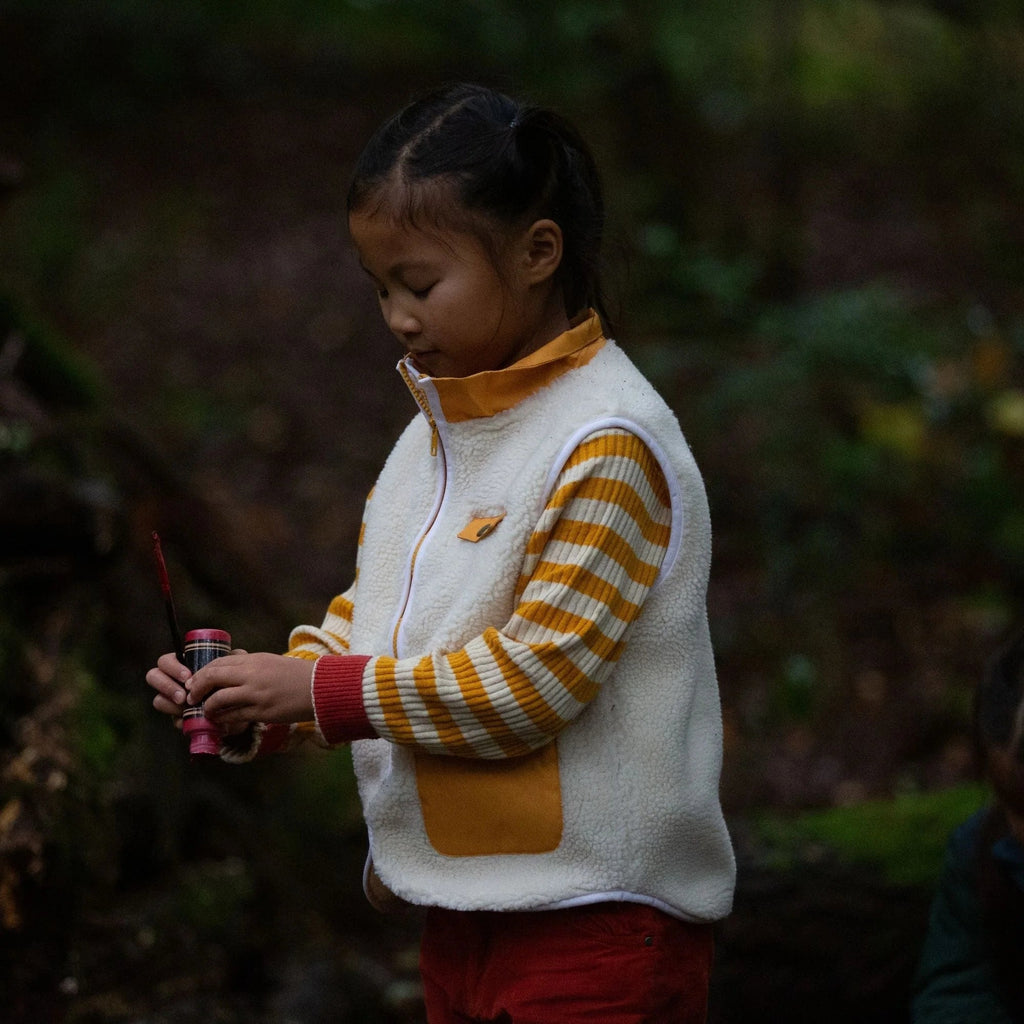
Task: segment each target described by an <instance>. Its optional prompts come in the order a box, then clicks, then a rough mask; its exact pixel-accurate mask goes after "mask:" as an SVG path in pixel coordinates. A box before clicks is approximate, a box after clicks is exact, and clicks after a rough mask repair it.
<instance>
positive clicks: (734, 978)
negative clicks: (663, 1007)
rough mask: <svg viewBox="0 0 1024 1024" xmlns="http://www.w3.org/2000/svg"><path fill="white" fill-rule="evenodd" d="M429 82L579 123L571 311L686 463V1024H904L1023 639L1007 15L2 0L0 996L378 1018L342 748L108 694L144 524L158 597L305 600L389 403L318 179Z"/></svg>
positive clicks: (9, 1008)
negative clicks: (191, 720) (732, 906)
mask: <svg viewBox="0 0 1024 1024" xmlns="http://www.w3.org/2000/svg"><path fill="white" fill-rule="evenodd" d="M462 78H471V79H477V80H482V81H485V82H487V83H489V84H494V85H497V86H499V87H502V88H506V89H507V90H509V91H512V92H515V93H517V94H522V95H526V96H528V97H530V98H532V99H534V100H536V101H538V102H541V103H543V104H546V105H552V106H555V107H556V108H558V109H559V110H561V111H562V112H563V113H565V114H567V115H569V116H570V117H571V118H573V119H574V120H576V121H577V122H578V124H579V125H580V126H581V128H582V129H583V130H584V134H586V135H587V136H588V138H590V139H591V140H592V143H593V145H594V148H595V150H596V152H597V155H598V158H599V160H600V163H601V164H602V166H603V169H604V172H605V178H606V184H607V191H608V198H609V204H610V207H611V218H612V230H611V233H610V234H611V245H610V252H609V255H610V259H611V262H612V265H613V275H614V279H615V280H616V281H617V282H618V292H617V300H618V301H617V307H618V311H619V324H618V329H617V332H616V333H617V337H618V338H619V339H620V340H621V342H622V344H623V345H624V346H625V347H626V349H627V351H629V352H630V353H631V355H632V356H633V357H634V359H635V360H636V361H637V362H638V363H639V364H640V365H641V367H642V368H643V369H644V370H645V371H646V372H647V373H648V374H649V376H650V377H651V378H652V379H653V380H654V382H655V383H656V384H657V386H658V387H659V389H660V390H661V392H662V393H663V394H664V395H665V397H666V398H667V399H668V400H669V402H670V403H671V404H672V405H673V407H674V408H675V410H676V411H677V413H678V416H679V419H680V422H681V423H682V426H683V429H684V431H685V433H686V434H687V436H688V438H689V440H690V443H691V445H692V447H693V449H694V452H695V454H696V456H697V460H698V462H699V464H700V465H701V467H702V469H703V472H704V474H705V478H706V481H707V486H708V491H709V497H710V501H711V507H712V516H713V520H714V524H715V527H716V547H715V560H714V566H713V574H712V583H711V590H710V598H709V601H710V616H711V623H712V629H713V633H714V637H715V643H716V651H717V656H718V664H719V673H720V682H721V689H722V699H723V710H724V716H725V723H726V752H725V753H726V767H725V775H724V779H723V796H724V800H725V803H726V808H727V811H728V815H729V819H730V825H731V827H732V829H733V832H734V835H735V839H736V845H737V850H738V855H739V858H740V882H739V889H738V892H737V900H736V912H735V913H734V915H733V917H732V918H730V920H729V921H728V922H726V923H725V924H724V925H723V926H722V929H721V934H720V941H719V959H718V970H717V973H716V980H715V1007H714V1019H715V1020H716V1021H720V1022H724V1021H745V1022H756V1021H761V1020H771V1021H777V1020H789V1021H791V1022H799V1021H811V1020H814V1021H818V1020H820V1019H821V1017H822V1014H823V1013H827V1014H828V1016H829V1019H831V1020H834V1021H844V1020H850V1021H853V1020H858V1021H860V1020H864V1019H870V1020H874V1021H900V1020H905V1019H906V996H907V986H908V984H909V979H910V974H911V972H912V969H913V962H914V958H915V956H916V951H917V944H918V943H919V941H920V936H921V930H922V928H923V925H924V920H925V916H926V913H927V905H928V899H929V896H930V892H931V887H932V885H933V884H934V881H935V877H936V874H937V870H938V866H939V861H940V858H941V850H942V845H943V842H944V839H945V836H946V833H947V832H948V830H949V828H950V827H952V825H953V824H954V823H955V822H956V821H957V820H958V819H959V818H960V817H961V816H963V815H965V814H966V813H968V812H969V811H970V810H971V809H972V808H974V807H976V806H978V804H979V802H980V801H981V800H983V799H984V793H983V790H982V789H981V787H980V786H979V785H978V783H977V780H976V779H975V775H974V769H973V765H972V759H971V748H970V734H969V718H970V703H971V695H972V691H973V687H974V685H975V681H976V680H977V678H978V675H979V673H980V671H981V668H982V666H983V664H984V662H985V660H986V659H987V657H988V656H989V655H990V653H991V652H992V651H993V649H994V648H995V647H996V646H997V645H998V644H999V643H1000V642H1001V641H1002V640H1003V639H1005V638H1006V637H1007V636H1008V635H1009V633H1010V632H1011V631H1012V630H1013V629H1014V627H1015V626H1016V625H1017V624H1019V623H1020V622H1022V621H1024V617H1022V614H1021V611H1022V608H1021V606H1022V602H1024V572H1022V570H1024V453H1022V441H1024V204H1022V189H1024V12H1022V10H1021V7H1020V4H1019V3H1017V2H1015V0H971V2H967V0H930V2H928V0H735V2H732V3H728V4H723V3H715V2H712V0H688V2H686V3H680V2H677V0H636V2H633V3H626V2H617V0H556V2H554V3H549V4H534V3H530V2H527V0H494V2H471V0H449V2H446V3H436V2H434V0H289V2H285V0H252V2H250V3H247V4H237V3H230V2H228V0H174V2H173V3H172V2H169V0H148V2H146V3H136V2H134V0H75V2H66V3H60V2H56V3H55V2H48V3H43V2H40V0H3V3H2V4H0V688H2V689H0V1005H2V1006H3V1007H4V1009H3V1011H2V1013H3V1015H4V1019H5V1020H8V1021H11V1022H21V1021H26V1022H28V1021H31V1022H33V1024H35V1022H47V1021H65V1020H66V1021H73V1022H77V1024H107V1022H115V1021H117V1022H137V1024H142V1022H152V1024H156V1022H182V1024H189V1022H192V1021H198V1020H200V1019H202V1020H205V1021H209V1022H217V1024H231V1022H234V1021H242V1020H245V1021H247V1022H265V1024H315V1022H321V1021H324V1022H326V1021H332V1022H337V1021H366V1022H375V1021H390V1022H398V1021H419V1020H421V1016H420V1008H419V1003H418V994H417V989H416V969H415V955H416V930H417V927H418V922H417V920H416V919H415V918H414V917H413V918H388V917H381V916H379V915H376V914H375V913H374V912H372V911H370V910H369V909H368V907H367V906H366V904H365V902H364V900H363V897H362V894H361V888H360V872H361V867H362V860H363V847H364V835H363V830H362V825H361V820H360V816H359V811H358V807H357V806H356V802H355V798H354V793H353V787H352V783H351V777H350V770H349V764H348V761H347V757H346V754H345V752H343V751H339V752H337V753H332V754H329V755H325V754H323V753H319V752H315V753H311V754H309V755H308V756H306V755H296V756H294V757H289V758H282V759H280V760H278V761H276V762H275V763H273V764H261V765H256V766H250V767H247V768H244V769H237V768H236V769H229V768H227V767H226V766H222V765H220V764H213V765H209V764H190V763H188V760H187V758H186V756H185V754H184V750H183V747H182V742H181V737H180V736H179V735H178V734H177V733H175V732H174V731H173V730H172V729H170V728H169V726H168V725H167V723H166V721H165V720H163V719H162V718H161V717H160V716H158V715H156V713H155V712H153V711H152V709H151V707H150V695H149V692H148V689H147V688H146V687H145V685H144V683H143V676H144V674H145V671H146V669H147V668H148V667H149V666H150V665H151V664H152V663H153V661H154V659H155V658H156V657H157V656H158V655H159V654H160V653H161V652H162V651H164V650H165V649H166V648H167V647H168V641H167V630H166V624H165V621H164V612H163V608H162V605H161V602H160V594H159V589H158V587H157V584H156V577H155V574H154V570H153V564H152V560H151V552H150V534H151V531H153V530H159V531H160V533H161V536H162V537H163V540H164V549H165V554H166V555H167V559H168V563H169V569H170V574H171V578H172V583H173V586H174V588H175V593H176V600H177V604H178V614H179V618H180V619H181V620H182V624H183V626H184V627H185V628H192V627H196V626H218V627H221V628H225V629H228V630H229V631H230V632H231V633H232V635H233V637H234V640H235V642H236V643H237V644H238V645H240V646H244V647H247V648H249V649H261V648H262V649H270V650H277V649H281V648H282V647H283V645H284V644H285V642H286V639H287V634H288V630H289V629H290V627H291V626H292V625H294V624H296V623H299V622H311V621H314V622H315V621H319V619H320V616H321V614H322V611H323V609H324V607H325V606H326V603H327V601H328V600H329V598H330V597H331V596H332V595H333V594H334V593H335V592H337V591H338V590H340V589H341V588H343V587H344V586H346V585H347V583H348V582H349V579H350V576H351V572H352V568H353V555H354V548H355V541H356V534H357V530H358V524H359V517H360V513H361V508H362V502H363V498H364V495H365V493H366V491H367V490H368V488H369V487H370V486H371V484H372V482H373V479H374V476H375V474H376V472H377V470H378V468H379V466H380V464H381V463H382V461H383V459H384V457H385V455H386V453H387V451H388V450H389V448H390V446H391V444H392V442H393V441H394V439H395V437H396V436H397V434H398V432H399V430H400V429H401V428H402V426H403V425H404V424H405V422H407V420H408V419H409V418H411V416H412V415H413V414H414V411H415V410H414V408H413V406H412V403H411V401H410V399H409V397H408V394H407V393H406V392H405V391H404V387H403V385H402V384H401V382H400V380H399V379H398V378H397V375H396V374H395V373H394V371H393V366H394V363H395V361H396V359H397V357H398V354H399V353H398V350H397V346H396V345H395V343H394V341H393V340H392V339H390V338H389V337H388V336H387V335H386V333H385V331H384V329H383V327H382V325H381V324H380V323H379V314H378V312H377V309H376V303H375V299H374V296H373V295H372V293H371V292H370V291H369V289H368V288H367V286H366V284H365V282H364V280H363V279H362V275H361V274H360V272H358V270H357V268H356V267H355V263H354V257H353V255H352V253H351V252H350V250H349V248H348V243H347V239H346V235H345V225H344V218H343V216H342V205H343V197H344V192H345V187H346V182H347V177H348V172H349V168H350V165H351V162H352V160H353V158H354V157H355V155H356V154H357V153H358V151H359V149H360V148H361V146H362V144H363V142H364V141H365V140H366V138H367V137H368V135H369V134H370V132H371V131H372V130H373V128H374V127H376V125H377V124H378V123H379V122H380V120H381V119H382V118H383V117H384V116H385V115H387V114H389V113H391V112H392V111H393V110H394V109H396V108H397V107H398V106H400V105H402V104H403V103H404V102H406V101H407V100H408V99H409V98H410V97H411V96H412V95H413V94H415V93H417V92H419V91H421V90H422V89H424V88H426V87H428V86H431V85H434V84H437V83H440V82H444V81H448V80H452V79H462ZM158 719H159V720H158Z"/></svg>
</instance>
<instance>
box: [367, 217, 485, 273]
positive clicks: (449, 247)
mask: <svg viewBox="0 0 1024 1024" xmlns="http://www.w3.org/2000/svg"><path fill="white" fill-rule="evenodd" d="M348 225H349V234H350V235H351V237H352V241H353V243H354V245H355V247H356V249H357V250H358V252H359V259H360V262H361V263H362V265H363V266H364V267H365V268H366V269H367V270H369V271H370V272H371V273H373V274H375V275H377V276H380V275H382V274H386V273H388V272H390V271H392V270H394V269H395V268H398V267H404V266H411V265H429V266H442V265H447V264H456V263H457V264H479V263H484V262H486V263H490V262H491V259H490V252H489V251H488V249H487V248H486V247H485V246H484V244H483V243H482V242H481V240H480V239H479V238H478V237H477V236H476V235H475V234H474V233H473V232H471V231H468V230H463V229H460V228H456V227H446V226H444V225H440V224H437V225H434V224H431V225H424V226H420V225H418V224H411V223H409V222H408V221H406V220H403V219H399V218H397V217H395V216H394V215H392V214H391V213H390V212H388V211H385V210H371V211H354V212H352V213H351V214H349V219H348Z"/></svg>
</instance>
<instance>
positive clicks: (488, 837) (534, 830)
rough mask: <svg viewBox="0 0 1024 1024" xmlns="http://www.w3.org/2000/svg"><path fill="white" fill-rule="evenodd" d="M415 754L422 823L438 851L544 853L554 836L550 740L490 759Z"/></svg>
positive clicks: (557, 788) (556, 807)
mask: <svg viewBox="0 0 1024 1024" xmlns="http://www.w3.org/2000/svg"><path fill="white" fill-rule="evenodd" d="M415 757H416V785H417V788H418V790H419V796H420V806H421V808H422V811H423V823H424V826H425V827H426V830H427V838H428V839H429V840H430V845H431V846H433V847H434V849H435V850H437V852H438V853H442V854H444V855H446V856H448V857H479V856H487V855H494V854H517V853H518V854H522V853H550V852H551V851H552V850H554V849H556V848H557V847H558V844H559V843H560V842H561V841H562V788H561V783H560V781H559V776H558V748H557V744H556V743H549V744H547V746H545V747H542V748H541V749H540V750H537V751H534V752H533V753H531V754H526V755H525V756H523V757H514V758H508V759H503V760H497V761H492V760H475V759H473V758H464V757H449V756H445V755H440V754H427V753H424V752H422V751H417V752H416V754H415Z"/></svg>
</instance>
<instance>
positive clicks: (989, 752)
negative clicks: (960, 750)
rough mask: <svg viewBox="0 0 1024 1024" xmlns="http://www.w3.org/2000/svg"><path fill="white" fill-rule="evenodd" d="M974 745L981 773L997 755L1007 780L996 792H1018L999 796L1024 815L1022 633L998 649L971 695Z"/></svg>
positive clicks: (999, 781)
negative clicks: (1016, 806) (1009, 787)
mask: <svg viewBox="0 0 1024 1024" xmlns="http://www.w3.org/2000/svg"><path fill="white" fill-rule="evenodd" d="M974 742H975V747H976V750H977V753H978V757H979V761H980V765H981V768H982V770H983V771H987V769H988V768H989V766H990V764H991V759H992V757H993V755H998V756H1000V758H1001V762H1002V764H1003V765H1004V766H1005V767H1006V768H1007V769H1008V771H1009V777H1008V778H1007V779H1005V780H1003V779H998V778H997V779H993V783H994V784H995V785H996V787H997V789H999V788H1000V787H1001V786H1003V784H1005V783H1010V784H1011V788H1012V789H1015V790H1016V789H1019V791H1020V792H1019V793H1015V792H1009V793H1000V794H999V795H1000V796H1001V797H1003V798H1009V799H1010V800H1011V802H1013V803H1016V804H1017V805H1018V811H1019V813H1024V633H1022V634H1020V635H1019V636H1017V637H1015V638H1014V639H1013V640H1011V641H1010V642H1009V643H1008V644H1006V645H1005V646H1004V647H1003V648H1002V649H1000V650H999V651H998V652H997V653H996V654H995V655H994V656H993V657H992V659H991V660H990V661H989V663H988V665H987V666H986V668H985V673H984V676H983V677H982V680H981V684H980V685H979V686H978V689H977V691H976V692H975V696H974ZM1000 774H1005V773H1000ZM1004 788H1005V786H1004Z"/></svg>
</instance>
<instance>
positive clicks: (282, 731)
mask: <svg viewBox="0 0 1024 1024" xmlns="http://www.w3.org/2000/svg"><path fill="white" fill-rule="evenodd" d="M290 737H291V726H290V725H282V724H281V723H280V722H275V723H267V724H266V725H264V726H263V727H262V730H261V731H260V733H259V747H258V748H257V754H258V756H259V757H263V756H264V755H266V754H276V753H277V752H278V751H279V750H280V749H281V748H282V747H283V746H284V745H285V744H286V743H287V742H288V740H289V738H290Z"/></svg>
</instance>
